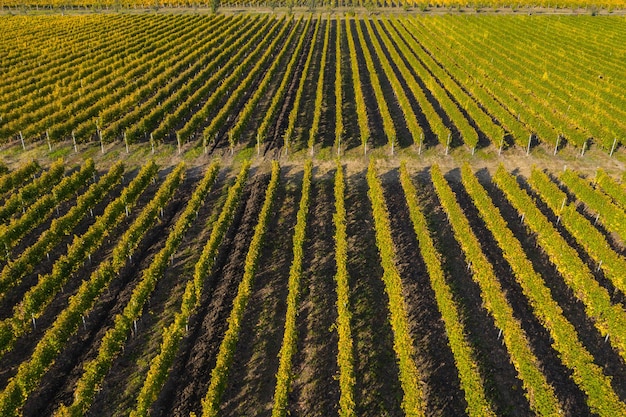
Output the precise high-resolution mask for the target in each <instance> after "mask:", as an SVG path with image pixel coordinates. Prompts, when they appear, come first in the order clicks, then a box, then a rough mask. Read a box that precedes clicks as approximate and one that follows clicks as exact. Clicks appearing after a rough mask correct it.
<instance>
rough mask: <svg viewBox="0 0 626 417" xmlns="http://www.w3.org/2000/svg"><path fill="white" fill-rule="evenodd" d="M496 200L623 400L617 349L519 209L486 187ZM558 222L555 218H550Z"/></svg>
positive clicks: (625, 385)
mask: <svg viewBox="0 0 626 417" xmlns="http://www.w3.org/2000/svg"><path fill="white" fill-rule="evenodd" d="M487 190H488V191H489V194H490V196H491V197H492V199H493V201H494V204H496V206H497V207H498V208H499V209H500V211H501V213H502V215H503V217H504V218H505V219H506V220H507V222H508V225H509V228H510V229H511V230H512V231H513V233H514V234H515V237H516V238H517V239H518V240H519V241H520V242H521V243H522V246H523V248H524V250H525V251H526V255H527V256H528V258H529V259H530V260H531V262H532V264H533V267H534V268H535V270H536V271H537V272H539V273H540V274H541V276H542V277H543V278H544V281H545V283H546V285H547V286H548V287H549V288H550V292H551V293H552V298H553V299H554V300H555V301H556V302H557V303H558V304H559V306H560V307H561V308H562V310H563V314H564V315H565V317H566V318H567V319H568V320H569V321H570V323H572V325H573V326H574V327H575V328H576V332H577V333H578V338H579V339H580V341H581V342H582V344H583V345H584V346H585V348H587V349H588V350H589V352H590V353H591V354H592V355H593V357H594V359H595V363H596V364H597V365H599V366H601V367H602V369H603V371H604V373H605V375H607V376H611V377H612V378H613V379H612V385H613V388H614V389H615V391H616V393H617V394H618V395H619V396H620V398H621V399H622V401H624V400H625V399H626V377H624V375H626V364H624V361H623V360H622V359H621V357H620V356H619V355H618V354H617V352H615V350H614V349H613V348H612V347H611V345H610V344H609V343H606V342H605V340H604V338H603V337H602V336H601V335H600V334H599V332H598V331H597V330H596V328H595V326H594V324H593V322H592V321H591V320H590V319H589V317H587V315H586V314H585V306H584V304H582V302H580V301H579V300H578V299H577V298H576V297H575V295H574V292H573V291H572V289H571V288H570V287H569V286H568V285H567V284H566V283H565V281H564V280H563V278H562V277H561V276H560V275H559V273H558V272H557V271H556V268H555V267H554V265H553V264H552V263H551V262H550V260H549V259H548V256H547V255H546V254H545V252H543V250H542V249H541V247H540V246H539V245H538V243H537V239H536V236H535V234H534V233H531V232H530V231H529V229H528V227H527V226H526V225H522V224H521V223H520V220H519V216H518V213H517V211H516V210H515V209H514V208H513V207H512V206H511V205H510V204H509V203H508V202H507V200H506V197H505V196H504V195H503V193H502V192H501V191H500V190H499V189H498V188H497V187H496V186H493V185H492V186H489V187H487ZM551 221H552V224H555V221H556V219H551Z"/></svg>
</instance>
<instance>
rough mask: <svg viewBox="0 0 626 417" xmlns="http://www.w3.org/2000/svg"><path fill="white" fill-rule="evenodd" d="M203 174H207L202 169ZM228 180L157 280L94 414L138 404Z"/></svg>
mask: <svg viewBox="0 0 626 417" xmlns="http://www.w3.org/2000/svg"><path fill="white" fill-rule="evenodd" d="M199 174H200V175H203V173H202V172H200V173H199ZM224 182H225V181H224V178H218V181H217V183H216V184H215V185H214V186H213V189H212V191H211V192H210V193H209V195H208V196H207V197H206V199H205V204H203V205H202V206H201V207H200V210H199V211H198V216H197V218H196V219H195V221H194V223H193V224H192V226H191V228H190V229H189V230H188V231H187V233H186V236H185V238H184V240H183V241H182V242H181V244H180V247H179V249H178V251H177V252H176V254H175V256H174V259H173V262H172V263H171V266H170V267H169V268H168V269H167V270H166V272H165V275H164V276H163V277H162V278H161V279H160V280H159V281H158V282H157V285H156V288H155V290H154V293H153V294H152V296H151V297H150V299H149V300H148V302H147V305H146V307H145V308H144V314H143V315H142V317H141V318H140V319H139V320H138V321H137V329H138V331H137V333H134V334H133V335H132V337H131V338H130V339H129V340H128V342H127V344H126V346H125V348H124V351H123V353H122V354H121V355H120V356H119V358H117V359H116V360H115V361H114V362H113V365H112V367H111V370H110V371H109V374H108V375H107V378H106V379H105V381H104V383H103V384H102V389H101V391H100V392H99V395H97V396H96V398H95V400H94V403H93V405H92V407H91V415H94V416H97V415H111V416H121V415H128V413H129V410H130V408H131V407H134V405H135V404H136V398H137V395H138V394H139V390H140V389H141V384H142V383H143V381H144V379H145V376H146V373H147V372H148V369H149V365H150V360H152V358H153V357H154V356H155V355H156V354H157V353H158V352H159V351H160V349H159V346H160V343H161V341H162V333H163V329H164V328H165V327H166V326H169V325H170V324H171V322H172V321H173V319H174V314H175V313H176V312H178V311H179V310H180V302H181V299H182V295H183V292H184V290H185V286H186V285H187V281H188V280H190V279H192V278H193V273H194V266H195V264H196V262H197V261H198V258H199V257H200V254H201V252H202V249H203V245H204V243H206V241H207V240H208V238H209V233H210V232H211V230H210V229H211V228H210V225H207V223H206V220H207V218H208V216H209V215H211V213H212V212H213V211H214V210H215V208H216V207H215V205H216V203H217V200H218V199H219V197H220V195H221V193H222V192H223V189H222V187H221V186H222V185H223V184H224ZM218 208H219V207H218ZM120 387H123V389H120Z"/></svg>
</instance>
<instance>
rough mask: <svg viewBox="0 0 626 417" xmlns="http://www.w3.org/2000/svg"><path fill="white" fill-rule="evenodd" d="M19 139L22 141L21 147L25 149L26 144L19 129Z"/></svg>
mask: <svg viewBox="0 0 626 417" xmlns="http://www.w3.org/2000/svg"><path fill="white" fill-rule="evenodd" d="M20 140H21V141H22V149H23V150H26V145H25V144H24V135H22V131H21V130H20Z"/></svg>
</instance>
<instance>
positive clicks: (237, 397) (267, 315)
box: [222, 174, 302, 416]
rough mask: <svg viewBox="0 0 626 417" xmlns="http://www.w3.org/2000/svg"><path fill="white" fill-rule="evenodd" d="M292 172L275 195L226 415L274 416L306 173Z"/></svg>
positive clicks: (228, 390)
mask: <svg viewBox="0 0 626 417" xmlns="http://www.w3.org/2000/svg"><path fill="white" fill-rule="evenodd" d="M290 177H292V181H293V182H291V181H290V182H287V183H286V184H285V181H281V182H282V183H283V184H285V185H284V186H283V185H281V186H280V187H279V188H278V190H277V191H278V192H277V196H276V198H275V200H274V206H273V207H274V208H273V210H272V212H273V213H274V214H273V216H272V218H271V219H270V223H269V227H268V229H267V231H266V233H267V234H266V236H265V238H264V244H263V249H262V250H261V254H260V258H259V264H258V269H257V272H256V274H255V277H254V284H253V293H252V295H251V297H250V300H249V302H248V306H247V307H246V312H245V315H244V320H243V322H242V327H241V332H240V337H239V342H238V343H237V350H236V353H235V356H234V359H233V363H232V366H231V370H230V373H229V376H228V384H227V386H226V390H225V392H224V395H223V397H222V404H223V405H222V415H224V416H241V415H257V416H262V415H265V416H269V415H271V411H272V404H273V398H274V387H275V386H276V377H275V375H276V372H277V371H278V353H279V351H280V347H281V345H282V340H283V334H284V324H285V312H286V310H287V306H286V300H287V293H288V286H287V283H288V278H289V269H290V267H291V261H292V259H293V228H294V226H295V223H296V210H297V208H298V202H299V199H300V195H299V192H300V188H301V183H302V175H300V174H295V175H291V176H290ZM270 236H274V238H273V239H272V238H269V237H270Z"/></svg>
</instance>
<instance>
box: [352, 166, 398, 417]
mask: <svg viewBox="0 0 626 417" xmlns="http://www.w3.org/2000/svg"><path fill="white" fill-rule="evenodd" d="M346 193H347V195H346V210H347V234H348V274H349V276H350V280H349V284H350V307H351V309H352V322H351V325H352V338H353V343H354V360H355V364H354V365H355V369H354V370H355V377H356V385H355V401H356V407H357V408H356V410H357V414H358V415H360V416H381V415H388V416H400V415H403V412H402V408H401V401H402V395H403V394H402V388H401V386H400V381H399V376H398V375H399V370H398V364H397V360H396V355H395V352H394V349H393V332H392V330H391V325H390V323H389V319H388V316H389V308H388V303H389V300H388V298H387V294H386V293H385V286H384V283H383V281H382V275H383V270H382V267H381V265H380V258H379V256H378V249H377V248H376V238H375V232H374V220H373V218H372V211H371V205H370V202H369V198H368V196H367V182H366V181H365V172H358V173H354V174H352V175H350V176H349V180H348V182H347V186H346Z"/></svg>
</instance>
